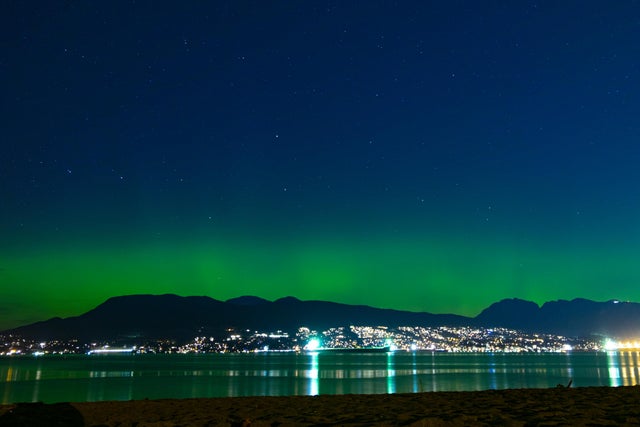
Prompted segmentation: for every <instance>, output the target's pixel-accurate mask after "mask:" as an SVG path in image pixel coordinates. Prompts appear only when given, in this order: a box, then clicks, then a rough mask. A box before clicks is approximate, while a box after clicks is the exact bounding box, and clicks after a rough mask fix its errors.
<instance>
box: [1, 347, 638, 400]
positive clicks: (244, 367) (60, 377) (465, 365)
mask: <svg viewBox="0 0 640 427" xmlns="http://www.w3.org/2000/svg"><path fill="white" fill-rule="evenodd" d="M639 359H640V353H638V352H609V353H569V354H453V353H406V352H398V353H393V354H392V353H389V354H319V355H318V354H315V355H311V354H295V353H262V354H210V355H126V356H70V357H69V356H68V357H38V358H36V357H13V358H0V380H2V383H0V384H1V388H0V403H5V404H6V403H12V402H31V401H43V402H60V401H96V400H129V399H144V398H150V399H156V398H186V397H216V396H266V395H271V396H276V395H317V394H347V393H415V392H421V391H451V390H486V389H503V388H522V387H554V386H555V385H556V384H567V383H568V382H569V380H570V379H573V384H574V386H578V387H579V386H598V385H600V386H620V385H636V384H639V383H640V374H639V371H638V366H639Z"/></svg>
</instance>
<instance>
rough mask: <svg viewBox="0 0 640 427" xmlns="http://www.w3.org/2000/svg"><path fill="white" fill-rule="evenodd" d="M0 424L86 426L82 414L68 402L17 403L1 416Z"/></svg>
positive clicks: (45, 426) (55, 426)
mask: <svg viewBox="0 0 640 427" xmlns="http://www.w3.org/2000/svg"><path fill="white" fill-rule="evenodd" d="M0 426H2V427H5V426H42V427H62V426H65V427H66V426H69V427H74V426H78V427H79V426H84V419H83V418H82V414H81V413H80V412H78V410H77V409H76V408H74V407H73V406H71V405H70V404H68V403H53V404H49V405H47V404H44V403H17V404H16V406H15V408H13V409H11V410H9V411H8V412H5V413H4V414H3V415H2V416H0Z"/></svg>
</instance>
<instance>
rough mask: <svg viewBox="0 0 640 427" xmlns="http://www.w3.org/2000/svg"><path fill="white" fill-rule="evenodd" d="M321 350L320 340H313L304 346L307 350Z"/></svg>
mask: <svg viewBox="0 0 640 427" xmlns="http://www.w3.org/2000/svg"><path fill="white" fill-rule="evenodd" d="M319 348H320V340H319V339H318V338H311V339H310V340H309V342H308V343H307V345H305V346H304V349H305V350H308V351H316V350H317V349H319Z"/></svg>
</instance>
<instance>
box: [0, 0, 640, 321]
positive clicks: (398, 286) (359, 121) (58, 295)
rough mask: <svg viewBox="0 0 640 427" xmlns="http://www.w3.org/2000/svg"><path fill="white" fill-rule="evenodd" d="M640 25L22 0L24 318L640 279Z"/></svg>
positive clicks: (457, 298) (15, 250) (450, 308)
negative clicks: (136, 297)
mask: <svg viewBox="0 0 640 427" xmlns="http://www.w3.org/2000/svg"><path fill="white" fill-rule="evenodd" d="M185 3H186V4H185ZM639 34H640V3H638V2H631V1H615V2H600V1H598V2H592V1H562V2H545V1H540V2H493V1H487V2H475V1H469V2H457V1H443V2H423V1H415V2H413V1H407V2H390V1H388V2H387V1H384V2H383V1H377V0H374V1H364V2H363V1H302V2H268V1H254V2H247V1H215V2H178V3H175V2H172V3H171V4H169V2H146V1H136V2H124V1H117V2H62V1H46V2H45V1H42V2H18V1H8V2H4V3H3V4H2V6H0V35H1V39H0V43H1V44H0V83H1V86H0V87H1V89H2V90H1V96H0V106H1V107H0V108H1V118H2V119H1V120H2V121H1V127H0V147H1V150H0V290H1V298H0V329H1V328H6V327H11V326H17V325H21V324H25V323H27V322H32V321H35V320H42V319H45V318H49V317H52V316H69V315H77V314H80V313H82V312H84V311H87V310H89V309H91V308H93V307H94V306H95V305H97V304H99V303H100V302H102V301H103V300H105V299H106V298H108V297H110V296H114V295H123V294H134V293H153V294H161V293H176V294H179V295H208V296H211V297H213V298H216V299H228V298H231V297H235V296H240V295H247V294H252V295H258V296H261V297H264V298H267V299H276V298H279V297H283V296H287V295H293V296H296V297H298V298H300V299H322V300H331V301H337V302H343V303H350V304H367V305H373V306H377V307H388V308H396V309H406V310H416V311H430V312H434V313H452V312H453V313H458V314H465V315H476V314H478V313H479V312H480V311H481V310H482V309H483V308H484V307H486V306H487V305H489V304H490V303H492V302H494V301H497V300H500V299H502V298H510V297H519V298H524V299H528V300H533V301H535V302H538V303H542V302H544V301H547V300H554V299H559V298H564V299H572V298H575V297H585V298H591V299H596V300H608V299H621V300H631V301H640V286H638V284H639V283H640V259H639V256H640V42H639V41H638V40H639V38H638V37H639Z"/></svg>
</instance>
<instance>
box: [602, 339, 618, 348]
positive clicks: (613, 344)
mask: <svg viewBox="0 0 640 427" xmlns="http://www.w3.org/2000/svg"><path fill="white" fill-rule="evenodd" d="M618 347H620V346H619V345H618V343H617V342H615V341H611V340H607V341H606V342H605V343H604V349H605V350H607V351H614V350H617V349H618Z"/></svg>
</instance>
